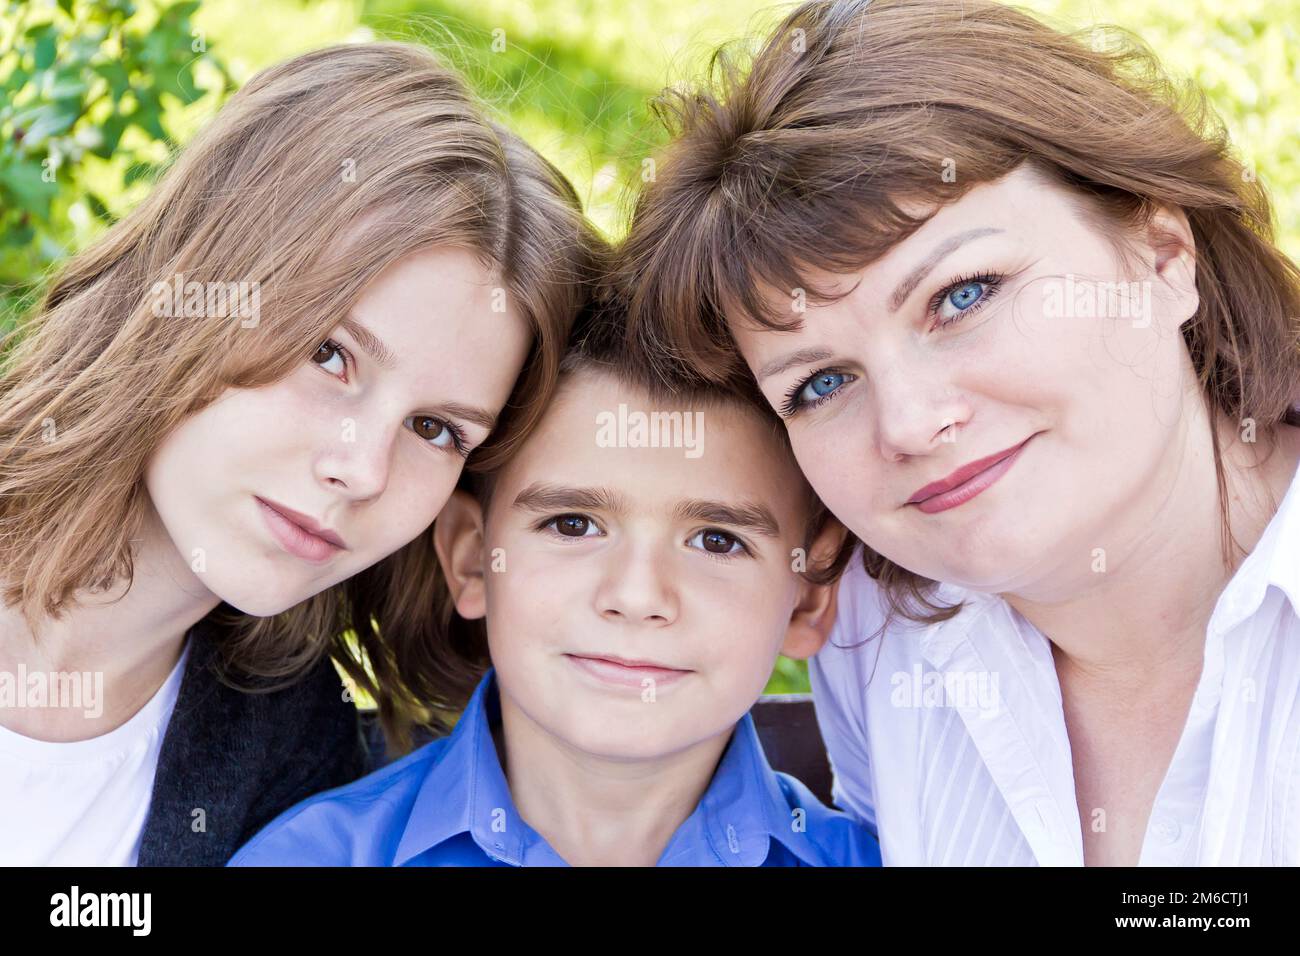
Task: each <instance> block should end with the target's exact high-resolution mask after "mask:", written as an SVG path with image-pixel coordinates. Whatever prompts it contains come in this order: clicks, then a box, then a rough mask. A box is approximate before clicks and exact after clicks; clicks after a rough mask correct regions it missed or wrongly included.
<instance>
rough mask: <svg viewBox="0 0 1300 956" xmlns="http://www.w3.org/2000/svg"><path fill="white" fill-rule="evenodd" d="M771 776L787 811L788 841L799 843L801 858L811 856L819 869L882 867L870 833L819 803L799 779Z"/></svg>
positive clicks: (846, 817)
mask: <svg viewBox="0 0 1300 956" xmlns="http://www.w3.org/2000/svg"><path fill="white" fill-rule="evenodd" d="M772 774H773V776H775V777H776V782H777V786H779V787H780V788H781V793H782V794H783V795H784V796H785V799H786V803H787V805H788V806H789V808H790V832H791V834H792V836H791V842H792V843H793V842H795V841H799V842H800V843H802V853H801V855H803V856H808V855H811V856H813V857H814V859H816V861H817V862H816V863H815V864H814V865H818V866H880V865H881V860H880V843H879V841H877V840H876V838H875V836H874V835H872V833H871V831H870V830H868V829H867V828H866V827H865V826H863V825H862V824H861V823H860V822H858V821H857V820H855V819H854V818H853V817H851V816H849V815H848V814H847V813H845V812H844V811H842V810H837V809H835V808H834V807H828V806H827V805H826V804H824V803H822V801H821V800H819V799H818V798H817V795H816V794H814V793H813V792H812V791H811V790H810V789H808V786H807V785H806V784H805V783H804V782H803V781H802V780H800V779H799V778H797V777H793V776H791V775H790V774H788V773H783V772H782V771H779V770H773V771H772ZM800 835H801V836H802V839H800ZM809 850H811V854H809V852H808V851H809Z"/></svg>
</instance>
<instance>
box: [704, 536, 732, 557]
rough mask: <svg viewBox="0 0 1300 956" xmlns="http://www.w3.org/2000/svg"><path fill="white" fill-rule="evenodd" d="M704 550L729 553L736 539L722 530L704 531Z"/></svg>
mask: <svg viewBox="0 0 1300 956" xmlns="http://www.w3.org/2000/svg"><path fill="white" fill-rule="evenodd" d="M703 544H704V550H705V551H712V552H713V553H714V554H729V553H731V549H732V548H733V547H734V546H735V544H736V539H735V538H733V537H732V536H731V535H729V534H725V533H724V532H722V531H705V532H704V535H703Z"/></svg>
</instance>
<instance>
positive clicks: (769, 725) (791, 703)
mask: <svg viewBox="0 0 1300 956" xmlns="http://www.w3.org/2000/svg"><path fill="white" fill-rule="evenodd" d="M360 713H361V725H362V729H363V730H364V731H365V734H366V742H367V744H368V745H369V747H370V762H371V769H372V770H377V769H379V768H380V767H382V766H383V765H384V764H385V763H386V762H387V761H386V760H385V759H384V737H383V731H382V730H381V728H380V726H379V721H378V720H377V719H376V712H375V711H373V710H362V711H361V712H360ZM750 713H751V714H752V715H753V717H754V727H755V728H756V729H757V730H758V738H759V740H761V741H762V742H763V750H764V751H765V752H766V753H767V762H768V763H770V764H771V765H772V769H773V770H780V771H782V772H784V773H788V774H790V776H792V777H797V778H798V779H799V780H802V781H803V782H804V784H806V785H807V787H808V789H809V790H811V791H812V792H813V793H814V794H816V796H817V799H819V800H821V801H822V803H825V804H827V805H828V806H829V805H830V802H831V768H830V764H829V763H828V762H827V760H826V746H825V744H824V743H823V742H822V735H821V731H820V729H819V728H818V727H817V717H816V714H815V713H814V712H813V702H812V694H764V695H763V696H762V697H760V698H759V699H758V702H757V703H756V704H754V706H753V709H751V710H750ZM432 739H434V738H433V736H432V735H426V736H424V737H422V738H419V739H418V742H417V746H420V745H423V744H425V743H428V742H429V741H430V740H432Z"/></svg>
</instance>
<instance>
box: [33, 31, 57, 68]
mask: <svg viewBox="0 0 1300 956" xmlns="http://www.w3.org/2000/svg"><path fill="white" fill-rule="evenodd" d="M54 53H55V45H54V29H53V28H50V30H49V31H48V32H46V33H45V34H43V35H42V36H41V38H40V39H38V40H37V41H36V69H38V70H48V69H49V68H50V67H52V66H53V65H54Z"/></svg>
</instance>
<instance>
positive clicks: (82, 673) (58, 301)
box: [0, 43, 597, 864]
mask: <svg viewBox="0 0 1300 956" xmlns="http://www.w3.org/2000/svg"><path fill="white" fill-rule="evenodd" d="M596 251H597V247H596V245H595V240H594V238H593V234H592V233H591V232H590V230H589V228H588V227H587V226H586V225H585V222H584V220H583V218H582V215H581V212H580V210H579V205H578V202H577V199H576V197H575V195H574V193H573V191H572V189H571V187H570V186H569V185H568V183H567V182H566V181H565V180H564V179H563V177H562V176H561V175H560V174H559V173H558V172H557V171H556V170H555V169H554V168H553V167H551V166H550V165H549V164H548V163H547V162H546V161H545V160H543V159H542V158H541V157H540V156H539V155H538V154H536V153H535V152H534V151H532V150H531V149H530V148H529V147H527V146H526V145H525V144H523V142H522V141H520V140H519V139H517V138H516V137H515V136H513V135H512V134H510V133H509V132H508V131H506V130H505V129H503V128H501V127H500V126H498V125H496V124H495V123H493V122H491V121H490V120H488V119H487V118H486V117H485V115H484V114H483V112H482V111H481V109H480V107H479V106H478V105H477V104H476V103H475V101H474V100H473V99H472V97H471V96H470V94H469V93H468V92H467V90H466V89H465V87H464V85H463V84H462V82H461V80H460V79H459V78H458V77H457V76H456V75H455V74H453V73H452V72H450V71H449V70H447V69H446V68H445V67H443V66H442V65H441V64H440V63H439V62H438V61H437V60H436V59H435V58H434V57H433V56H432V55H430V54H429V53H427V52H425V51H423V50H420V49H419V48H416V47H412V46H408V45H403V44H389V43H381V44H366V45H355V46H345V47H336V48H332V49H325V50H320V51H317V52H314V53H309V54H306V55H303V56H300V57H297V58H295V59H293V60H290V61H288V62H286V63H283V64H280V65H278V66H275V67H272V68H270V69H268V70H265V71H263V72H262V73H260V74H258V75H257V76H256V77H254V78H253V79H252V80H251V81H250V82H249V83H248V84H247V85H246V86H245V87H244V88H243V89H242V90H241V91H240V92H239V93H238V94H237V95H236V96H235V97H233V98H232V100H231V101H230V102H229V103H228V104H227V105H226V106H225V107H224V108H223V109H222V111H221V112H220V113H219V115H218V116H217V117H216V118H215V119H214V120H213V122H212V123H211V124H210V125H209V126H208V127H207V128H206V129H205V130H204V131H203V132H202V133H201V134H200V135H199V136H198V137H197V138H196V139H195V140H194V142H193V143H192V144H191V145H190V146H189V147H188V148H187V149H186V151H185V152H184V153H183V154H182V155H181V156H179V158H178V159H177V160H176V162H175V164H174V166H173V167H172V168H171V170H170V171H169V172H168V173H167V174H166V176H165V177H164V178H163V179H162V181H161V182H160V183H159V184H158V185H157V187H156V188H155V189H154V190H153V192H152V194H151V195H150V196H149V198H148V199H147V200H145V201H144V202H143V203H142V204H141V205H140V206H139V207H138V208H137V209H136V210H135V211H134V212H133V213H132V214H131V215H130V216H128V217H127V218H126V219H124V220H123V221H122V222H120V223H119V224H117V225H116V226H115V227H114V228H113V229H111V230H110V231H109V232H108V234H107V235H106V236H105V237H104V239H103V240H102V241H101V242H99V243H98V244H97V245H96V246H95V247H94V248H92V249H90V250H89V251H87V252H85V253H83V254H82V255H80V256H78V257H76V258H75V259H73V260H72V261H71V262H70V263H69V264H68V265H67V266H66V268H65V269H64V270H63V272H62V274H61V275H60V276H58V277H57V279H56V280H55V281H54V282H53V284H52V285H51V287H50V290H49V292H48V295H47V298H46V300H45V302H44V303H43V306H42V308H41V310H40V313H39V314H38V315H37V316H35V317H34V318H33V320H32V321H31V322H30V323H28V324H27V325H26V326H24V327H23V328H22V329H21V330H20V333H19V334H20V335H21V340H20V341H16V339H17V338H18V336H11V338H10V340H9V341H8V342H7V343H6V352H7V354H6V364H5V368H4V373H3V379H2V380H0V580H3V581H4V590H3V600H4V605H5V606H4V610H3V616H2V618H0V620H2V623H3V630H2V631H0V674H4V673H8V674H21V675H24V676H25V679H24V681H23V687H22V692H21V694H19V695H18V698H17V699H11V701H10V706H7V707H0V847H3V850H0V855H3V859H4V862H7V863H61V864H69V863H70V864H132V863H136V862H139V863H142V864H143V863H153V864H158V863H185V864H220V863H224V862H225V861H226V860H227V859H228V858H229V856H230V855H231V854H232V853H233V852H234V850H235V848H236V847H238V846H239V844H240V843H242V842H244V841H245V840H247V838H248V837H249V836H251V835H252V834H253V833H254V832H256V831H257V830H258V829H259V828H260V827H261V826H263V825H264V824H265V823H266V822H267V821H268V820H270V819H271V818H272V817H274V816H275V815H277V814H278V813H279V812H280V811H281V810H283V809H284V808H286V807H288V806H289V805H291V804H293V803H295V802H297V801H298V800H300V799H302V798H303V797H305V796H307V795H308V794H310V793H312V792H315V791H317V790H321V789H324V788H327V787H332V786H337V785H339V784H342V783H344V782H346V781H348V780H351V779H353V778H355V777H356V776H358V775H360V773H362V772H363V770H364V769H365V767H364V764H363V755H364V752H363V747H362V740H361V737H360V734H359V731H358V726H357V718H356V712H355V708H354V707H353V705H352V704H351V703H350V697H349V695H348V693H347V692H346V691H344V689H343V687H342V684H341V682H340V680H339V677H338V675H337V673H336V672H335V671H334V668H333V664H332V663H331V657H332V658H333V659H334V661H337V662H338V663H339V664H340V665H341V666H342V667H343V668H345V670H346V671H347V672H348V673H349V674H350V675H351V677H352V678H353V680H354V681H355V682H356V684H357V685H358V686H360V687H361V688H363V689H364V690H365V691H367V692H368V693H370V694H371V695H372V696H374V697H375V698H376V700H377V702H378V704H379V708H380V714H381V718H382V720H383V723H384V727H385V730H386V731H387V732H388V734H389V737H390V741H391V742H392V743H393V746H394V747H395V748H397V749H400V748H401V747H402V746H403V745H404V744H405V742H406V741H407V740H408V739H409V729H410V726H411V724H412V723H413V722H414V721H422V720H426V719H428V717H429V715H428V714H427V713H426V712H425V711H423V710H422V706H425V705H434V706H437V704H438V703H439V700H440V697H439V694H438V693H437V692H436V691H437V690H438V689H441V688H445V687H446V686H447V680H446V679H445V675H443V674H442V672H441V670H440V668H439V667H438V665H437V662H436V659H435V658H434V657H433V656H432V655H431V654H430V653H429V647H428V645H427V642H426V640H425V637H426V633H427V631H428V629H429V627H430V626H431V623H432V622H431V620H430V615H431V614H432V610H431V608H430V606H429V605H428V603H427V602H426V601H423V600H421V595H423V594H427V593H429V588H430V586H431V582H432V581H433V579H434V575H435V573H436V556H435V554H434V550H433V546H432V541H431V535H430V533H429V529H430V526H431V525H432V523H433V519H434V517H435V516H436V515H437V513H438V511H439V510H440V509H441V508H442V506H443V504H444V503H445V502H446V501H447V499H448V497H449V496H450V494H451V492H452V490H453V488H454V487H455V485H456V482H457V480H458V478H459V476H460V474H461V471H462V468H463V465H464V462H465V457H466V456H467V455H468V454H469V453H470V452H471V451H472V450H473V449H474V448H475V447H477V446H478V445H480V444H481V443H483V442H484V440H485V439H486V437H487V435H488V433H489V432H490V431H491V430H492V427H493V424H494V421H495V418H496V416H497V415H498V414H499V413H500V412H501V410H502V409H503V407H505V405H506V403H507V400H508V399H509V398H510V396H511V395H512V392H514V393H515V394H516V395H517V402H518V403H522V404H523V406H524V410H523V411H522V412H521V414H523V416H524V418H525V419H526V420H533V419H535V417H536V415H537V414H538V413H539V412H540V410H541V408H542V406H543V405H544V403H545V402H546V400H547V397H548V396H549V392H550V389H551V387H552V385H553V381H554V378H555V373H556V366H557V363H558V357H559V355H560V352H561V350H562V348H563V346H564V340H565V338H566V336H567V331H568V327H569V325H570V323H571V321H572V318H573V315H574V313H575V312H576V311H577V309H578V307H579V306H580V305H581V296H582V294H583V293H582V285H581V283H582V281H583V279H584V277H585V276H586V275H587V273H588V272H589V271H590V268H591V266H592V264H593V255H594V254H595V252H596ZM349 631H350V632H351V633H352V635H353V636H354V637H355V643H352V642H349V641H348V640H346V638H347V636H348V635H347V633H346V632H349ZM3 686H4V685H3V683H0V692H2V691H3ZM13 686H14V685H13V684H12V682H11V687H13ZM41 688H45V689H50V688H53V689H55V690H56V691H58V693H54V694H49V693H44V692H41V693H35V694H33V693H31V691H32V690H33V689H41ZM71 689H76V690H78V691H79V692H80V693H78V694H76V695H69V694H66V693H63V691H64V690H71ZM11 696H12V695H11ZM0 699H2V698H0Z"/></svg>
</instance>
